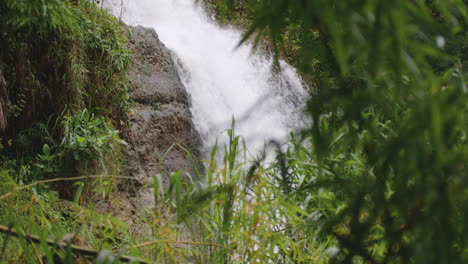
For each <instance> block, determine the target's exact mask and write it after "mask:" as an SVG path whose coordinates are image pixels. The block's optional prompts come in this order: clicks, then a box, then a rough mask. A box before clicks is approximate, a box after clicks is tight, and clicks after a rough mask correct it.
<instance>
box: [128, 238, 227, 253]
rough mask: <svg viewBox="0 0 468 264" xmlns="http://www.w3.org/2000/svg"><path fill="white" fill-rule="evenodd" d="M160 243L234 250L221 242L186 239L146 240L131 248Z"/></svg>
mask: <svg viewBox="0 0 468 264" xmlns="http://www.w3.org/2000/svg"><path fill="white" fill-rule="evenodd" d="M159 243H165V244H185V245H195V246H212V247H218V248H223V249H227V250H230V251H233V249H232V248H228V247H226V246H223V245H220V244H215V243H208V242H194V241H184V240H154V241H148V242H145V243H141V244H138V245H135V246H132V247H131V248H141V247H147V246H151V245H154V244H159Z"/></svg>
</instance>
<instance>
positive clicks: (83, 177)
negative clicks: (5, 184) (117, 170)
mask: <svg viewBox="0 0 468 264" xmlns="http://www.w3.org/2000/svg"><path fill="white" fill-rule="evenodd" d="M95 178H115V179H128V180H134V178H133V177H129V176H119V175H87V176H77V177H67V178H54V179H49V180H43V181H37V182H33V183H31V184H28V185H25V186H22V187H20V188H17V189H14V190H13V191H11V192H7V193H5V194H4V195H2V196H0V200H3V199H5V198H7V197H9V196H11V195H12V194H14V193H16V192H18V191H21V190H25V189H29V188H31V187H33V186H36V185H39V184H44V183H51V182H59V181H77V180H83V179H95Z"/></svg>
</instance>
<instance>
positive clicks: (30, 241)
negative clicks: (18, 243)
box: [28, 239, 44, 264]
mask: <svg viewBox="0 0 468 264" xmlns="http://www.w3.org/2000/svg"><path fill="white" fill-rule="evenodd" d="M28 241H29V244H31V247H32V248H33V250H34V253H35V254H36V257H37V261H39V264H44V262H43V261H42V258H41V255H40V254H39V251H37V248H36V246H34V241H32V240H31V239H28Z"/></svg>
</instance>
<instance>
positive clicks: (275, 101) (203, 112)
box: [106, 0, 308, 150]
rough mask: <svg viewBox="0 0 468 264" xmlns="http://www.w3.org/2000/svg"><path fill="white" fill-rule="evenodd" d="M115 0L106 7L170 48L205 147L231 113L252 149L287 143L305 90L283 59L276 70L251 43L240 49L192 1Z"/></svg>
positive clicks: (300, 122)
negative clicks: (153, 32) (148, 29)
mask: <svg viewBox="0 0 468 264" xmlns="http://www.w3.org/2000/svg"><path fill="white" fill-rule="evenodd" d="M114 1H115V2H118V3H114V4H113V5H114V6H113V7H111V8H112V9H113V10H115V13H116V14H119V15H121V16H122V19H123V21H124V22H125V23H127V24H129V25H143V26H145V27H152V28H154V29H155V30H156V32H157V33H158V35H159V37H160V39H161V41H162V42H163V43H164V44H165V45H166V46H167V47H168V48H169V49H170V50H172V52H173V53H174V55H175V57H176V58H177V59H176V61H177V64H178V67H179V69H178V70H179V73H180V77H181V79H182V82H183V84H184V85H185V87H186V89H187V92H188V94H189V96H190V98H191V111H192V116H193V123H194V124H195V126H196V129H197V130H198V132H199V134H200V135H201V137H202V140H203V142H204V146H205V148H207V149H209V148H211V147H212V146H213V145H214V144H215V142H216V140H218V142H221V143H222V142H225V140H226V139H225V138H226V137H223V136H221V135H222V134H223V132H224V131H225V130H226V129H229V128H230V127H231V120H232V118H234V119H235V121H236V126H235V131H236V134H237V135H240V136H242V138H243V140H244V142H245V143H246V145H247V146H248V148H249V149H251V150H262V149H263V147H264V145H265V143H267V142H269V141H271V140H275V141H277V142H285V141H287V139H288V136H289V132H290V131H291V130H296V129H299V128H301V126H304V124H305V123H306V122H307V121H306V120H305V118H304V115H303V113H302V111H303V108H304V105H305V100H306V99H307V97H308V92H307V89H306V87H305V85H304V83H303V81H302V80H301V78H300V77H299V76H298V74H297V73H296V71H295V69H294V68H293V67H291V66H290V65H288V64H287V63H285V62H283V61H281V62H280V66H281V67H280V68H281V70H280V71H279V72H278V71H273V70H272V62H273V60H272V58H271V56H268V54H266V53H265V52H264V53H263V54H262V53H260V52H253V50H252V45H251V44H249V43H247V44H245V45H242V46H240V47H237V45H238V43H239V41H240V39H241V37H242V33H241V32H239V31H238V30H235V29H233V28H222V27H220V26H219V25H217V24H216V22H215V21H214V19H213V18H212V17H211V16H209V15H208V14H207V13H206V12H205V11H204V10H203V8H202V7H201V6H200V4H197V3H195V1H194V0H138V1H136V0H124V1H123V2H121V1H120V0H118V1H117V0H114ZM106 2H109V1H106ZM121 4H123V9H121V7H120V5H121Z"/></svg>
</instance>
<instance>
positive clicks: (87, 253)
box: [0, 225, 149, 263]
mask: <svg viewBox="0 0 468 264" xmlns="http://www.w3.org/2000/svg"><path fill="white" fill-rule="evenodd" d="M0 232H2V233H5V234H9V235H13V236H16V237H24V238H26V240H28V241H30V242H34V243H41V239H40V238H39V237H37V236H33V235H30V234H25V233H24V234H21V233H19V232H17V231H15V230H13V229H10V228H8V227H6V226H3V225H0ZM45 241H46V243H47V244H48V245H49V246H52V247H55V248H67V247H70V249H71V250H72V251H73V252H75V253H78V254H81V255H85V256H91V257H97V256H98V255H99V251H97V250H95V249H89V248H83V247H78V246H75V245H71V244H67V243H63V242H54V241H53V240H50V239H46V240H45ZM119 260H120V261H122V262H133V263H149V262H148V261H146V260H142V259H139V258H134V257H131V256H125V255H122V256H120V257H119Z"/></svg>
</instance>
